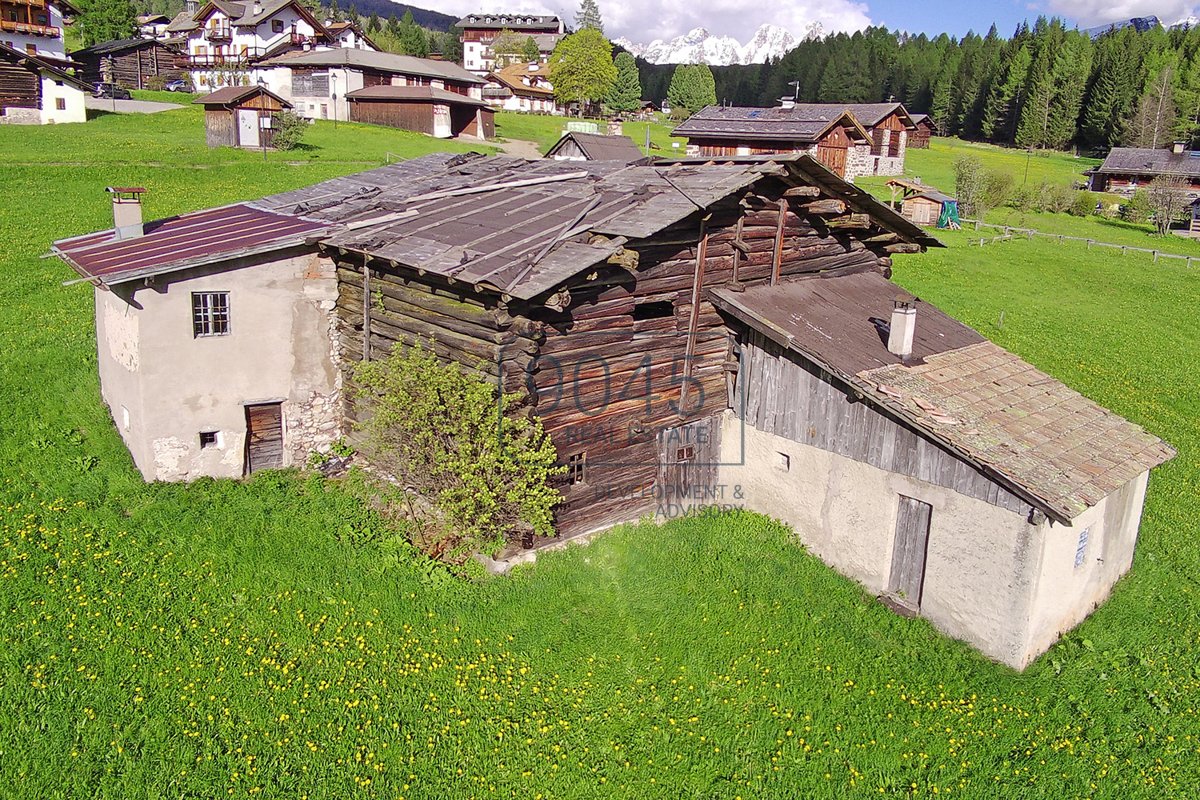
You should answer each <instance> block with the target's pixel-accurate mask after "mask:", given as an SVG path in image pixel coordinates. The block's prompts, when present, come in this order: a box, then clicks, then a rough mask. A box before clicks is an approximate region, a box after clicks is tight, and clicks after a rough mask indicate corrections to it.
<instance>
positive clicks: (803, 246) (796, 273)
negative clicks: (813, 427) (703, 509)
mask: <svg viewBox="0 0 1200 800" xmlns="http://www.w3.org/2000/svg"><path fill="white" fill-rule="evenodd" d="M760 187H762V188H761V189H759V190H757V191H756V193H754V194H751V195H748V196H746V197H745V198H743V199H741V200H740V201H739V200H729V201H727V202H724V203H723V204H721V205H719V206H716V207H712V208H710V209H708V210H707V212H708V214H707V219H703V220H702V214H700V213H697V214H695V215H693V216H692V217H691V218H689V219H688V220H685V221H684V222H682V223H679V224H678V225H675V226H673V227H672V228H669V229H668V230H665V231H663V232H661V233H659V234H657V235H656V236H654V237H652V238H651V239H648V240H645V241H641V242H637V243H635V244H633V245H631V246H630V247H631V248H632V249H633V250H634V251H635V252H636V254H637V262H638V266H637V268H636V271H634V272H631V271H629V270H627V269H623V268H619V267H611V268H607V269H605V270H599V271H597V272H596V273H593V274H592V275H590V276H583V277H582V278H581V279H579V280H578V281H577V282H575V283H574V284H573V285H571V286H570V292H571V295H572V298H573V300H572V304H571V306H570V307H569V308H567V309H566V310H565V312H563V313H562V314H561V315H557V316H554V315H550V316H547V317H546V318H545V319H546V321H547V323H548V327H547V330H546V341H545V344H544V345H543V346H542V347H541V348H540V351H539V354H538V358H537V361H536V363H535V365H534V367H533V370H534V371H533V375H534V380H535V383H536V386H537V390H538V392H537V398H536V401H537V407H536V412H537V414H538V415H539V416H540V417H541V418H542V420H543V422H544V423H545V425H546V428H547V430H548V431H550V433H551V436H552V438H553V439H554V441H555V445H556V447H557V448H558V451H559V456H560V458H561V459H562V460H563V461H564V463H565V462H566V461H567V460H568V458H569V457H570V456H572V455H575V454H579V453H586V463H587V468H586V480H585V481H584V482H583V483H579V484H574V485H568V484H566V483H565V482H564V485H563V486H561V487H560V489H562V491H563V493H564V496H565V503H564V504H563V506H561V507H560V510H559V514H558V528H559V533H560V535H566V536H570V535H573V534H577V533H582V532H585V531H588V530H592V529H595V528H598V527H602V526H604V525H608V524H612V523H615V522H620V521H623V520H630V519H636V518H637V517H639V516H641V515H643V514H646V513H652V512H654V511H655V510H656V509H657V507H658V505H659V504H660V503H661V502H662V497H661V492H660V491H659V489H661V488H662V487H656V485H655V484H656V481H657V480H658V477H659V474H660V464H659V462H660V461H661V457H660V449H661V448H660V446H659V444H658V442H657V441H656V436H658V435H659V434H661V433H663V432H664V431H669V430H675V429H679V428H680V427H681V426H687V425H689V424H691V423H695V422H697V421H698V420H702V419H706V418H710V417H711V416H712V415H714V414H718V413H720V412H721V411H723V410H724V409H726V408H728V407H729V404H730V399H731V394H732V388H733V378H734V374H735V368H736V361H735V360H734V359H733V356H732V341H731V337H730V333H729V329H728V327H727V325H726V321H725V319H724V318H723V317H722V315H721V314H720V313H719V312H718V311H717V310H716V308H715V307H714V306H713V305H712V304H711V303H710V302H709V300H708V299H707V298H708V292H709V291H710V290H711V289H712V288H714V287H717V286H727V285H733V286H743V287H745V286H753V285H758V284H764V283H777V282H782V281H787V280H794V279H796V278H797V277H801V276H804V275H807V274H810V273H814V272H831V273H846V272H857V271H863V270H878V271H882V272H885V273H886V272H887V270H888V267H889V265H890V261H889V260H888V258H887V256H886V253H885V248H886V247H888V246H891V245H893V244H894V243H895V242H896V241H897V239H896V238H895V237H893V236H891V235H890V234H886V233H881V232H880V231H879V230H877V229H872V227H871V224H870V220H869V219H867V218H865V217H863V216H862V215H858V214H854V213H853V212H852V211H850V210H849V209H847V208H846V206H845V205H844V204H843V203H842V202H841V201H839V200H830V199H821V198H820V197H819V196H818V192H817V190H815V189H812V188H810V187H788V186H786V185H785V184H783V183H782V182H771V184H770V185H767V186H763V185H762V184H760ZM649 304H657V305H656V306H651V305H649ZM667 309H669V313H664V312H665V311H666V310H667ZM647 312H649V313H647ZM530 314H531V315H532V316H535V317H536V316H537V312H536V311H531V312H530ZM689 356H690V358H689ZM685 373H686V374H685ZM685 386H686V387H687V389H688V392H687V394H688V397H687V398H686V402H687V405H686V406H683V407H681V406H680V400H681V395H682V394H683V389H684V387H685ZM696 474H700V475H704V474H707V473H706V472H704V471H703V470H696ZM701 488H703V487H701Z"/></svg>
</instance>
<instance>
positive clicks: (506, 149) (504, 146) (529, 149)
mask: <svg viewBox="0 0 1200 800" xmlns="http://www.w3.org/2000/svg"><path fill="white" fill-rule="evenodd" d="M492 144H494V145H495V146H496V147H499V148H500V151H501V152H502V153H504V154H505V155H509V156H516V157H517V158H528V159H533V160H537V159H539V158H541V157H542V151H541V148H539V147H538V146H537V142H527V141H525V140H524V139H509V140H508V141H505V142H492Z"/></svg>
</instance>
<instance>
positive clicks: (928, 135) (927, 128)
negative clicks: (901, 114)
mask: <svg viewBox="0 0 1200 800" xmlns="http://www.w3.org/2000/svg"><path fill="white" fill-rule="evenodd" d="M909 118H911V119H912V121H913V125H915V126H916V128H915V130H911V131H909V132H908V146H909V147H912V148H916V149H918V150H927V149H929V140H930V139H932V138H933V137H934V136H937V126H936V125H934V124H933V117H931V116H929V115H928V114H909ZM898 174H899V173H898Z"/></svg>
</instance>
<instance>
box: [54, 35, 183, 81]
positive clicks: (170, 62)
mask: <svg viewBox="0 0 1200 800" xmlns="http://www.w3.org/2000/svg"><path fill="white" fill-rule="evenodd" d="M71 58H72V59H73V60H75V61H77V62H79V64H81V65H82V68H81V70H80V74H81V77H82V78H83V79H84V80H86V81H87V82H89V83H91V84H96V83H101V82H103V83H115V84H118V85H120V86H124V87H125V88H126V89H149V88H151V87H152V86H153V85H155V84H158V86H159V87H160V88H161V86H162V84H163V83H165V82H166V81H173V80H188V79H189V78H190V75H191V73H190V72H188V58H187V55H186V54H185V53H184V52H183V51H182V50H180V49H179V48H177V47H175V46H174V45H170V44H166V43H164V42H162V41H158V40H156V39H144V38H140V37H139V38H136V39H117V40H114V41H111V42H103V43H101V44H96V45H92V46H91V47H85V48H84V49H82V50H76V51H75V52H73V53H71Z"/></svg>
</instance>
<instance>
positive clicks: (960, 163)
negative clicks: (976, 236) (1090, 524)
mask: <svg viewBox="0 0 1200 800" xmlns="http://www.w3.org/2000/svg"><path fill="white" fill-rule="evenodd" d="M954 191H955V195H956V196H957V197H958V206H959V209H960V210H961V211H962V213H963V215H964V216H968V217H982V216H983V215H984V214H985V213H986V212H987V210H988V209H989V208H996V207H997V206H1001V205H1003V204H1004V203H1005V202H1006V201H1007V200H1008V199H1009V196H1010V194H1011V193H1012V176H1011V175H1009V174H1008V173H1007V172H1000V171H997V170H990V169H984V168H983V162H982V161H980V160H979V159H978V158H976V157H974V156H964V157H962V158H960V159H958V160H956V161H955V162H954Z"/></svg>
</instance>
